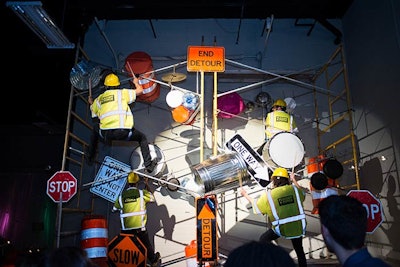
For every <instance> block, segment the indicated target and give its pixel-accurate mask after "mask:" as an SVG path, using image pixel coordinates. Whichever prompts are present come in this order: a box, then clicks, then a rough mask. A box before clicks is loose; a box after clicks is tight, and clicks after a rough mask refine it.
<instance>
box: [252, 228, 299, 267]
mask: <svg viewBox="0 0 400 267" xmlns="http://www.w3.org/2000/svg"><path fill="white" fill-rule="evenodd" d="M279 237H280V236H279V235H277V234H276V233H275V231H274V230H272V229H268V230H267V231H266V232H265V233H264V234H262V235H261V237H260V241H261V242H267V243H271V242H272V241H273V240H275V239H278V238H279ZM290 240H291V241H292V246H293V249H294V251H295V252H296V255H297V261H298V265H299V267H306V266H307V260H306V255H305V253H304V249H303V238H302V237H298V238H292V239H290Z"/></svg>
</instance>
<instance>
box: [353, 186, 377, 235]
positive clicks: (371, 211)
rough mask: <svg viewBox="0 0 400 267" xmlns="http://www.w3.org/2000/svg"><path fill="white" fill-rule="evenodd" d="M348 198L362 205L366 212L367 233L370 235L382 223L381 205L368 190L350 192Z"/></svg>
mask: <svg viewBox="0 0 400 267" xmlns="http://www.w3.org/2000/svg"><path fill="white" fill-rule="evenodd" d="M347 195H348V196H350V197H354V198H355V199H357V200H359V201H360V202H361V203H363V206H364V208H365V209H366V210H367V216H368V224H367V233H368V234H372V233H373V232H375V230H376V229H377V228H378V227H379V226H380V225H381V224H382V222H383V211H382V203H381V202H380V201H379V200H378V199H377V198H376V197H375V196H374V195H373V194H371V192H369V191H368V190H350V191H349V192H348V193H347Z"/></svg>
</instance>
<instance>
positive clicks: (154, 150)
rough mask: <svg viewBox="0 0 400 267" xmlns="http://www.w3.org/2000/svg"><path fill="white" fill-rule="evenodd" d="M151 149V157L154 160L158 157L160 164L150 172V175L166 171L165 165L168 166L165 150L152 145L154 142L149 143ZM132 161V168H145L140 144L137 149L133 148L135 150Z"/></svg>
mask: <svg viewBox="0 0 400 267" xmlns="http://www.w3.org/2000/svg"><path fill="white" fill-rule="evenodd" d="M149 149H150V155H151V159H152V160H154V159H156V158H157V161H158V164H157V165H156V167H155V168H154V170H153V172H151V173H149V175H152V176H157V175H159V174H162V172H163V171H164V169H165V166H166V165H165V158H164V154H163V152H162V151H161V149H160V148H159V147H158V146H156V145H152V144H149ZM130 162H131V168H132V169H133V170H135V169H142V170H144V168H145V167H144V160H143V157H142V153H141V150H140V146H138V147H137V148H136V149H134V150H133V152H132V154H131V159H130Z"/></svg>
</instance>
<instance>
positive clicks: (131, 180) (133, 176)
mask: <svg viewBox="0 0 400 267" xmlns="http://www.w3.org/2000/svg"><path fill="white" fill-rule="evenodd" d="M137 182H139V175H137V173H135V172H130V173H129V174H128V183H130V184H136V183H137Z"/></svg>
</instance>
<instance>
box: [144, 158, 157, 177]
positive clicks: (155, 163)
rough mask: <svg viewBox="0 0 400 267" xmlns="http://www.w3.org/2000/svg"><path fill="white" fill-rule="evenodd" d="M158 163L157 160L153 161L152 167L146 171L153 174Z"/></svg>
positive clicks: (148, 167)
mask: <svg viewBox="0 0 400 267" xmlns="http://www.w3.org/2000/svg"><path fill="white" fill-rule="evenodd" d="M157 163H158V160H157V158H155V159H153V160H152V161H151V163H150V165H149V166H147V167H146V171H147V172H148V173H152V172H153V171H154V168H155V167H156V166H157Z"/></svg>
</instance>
